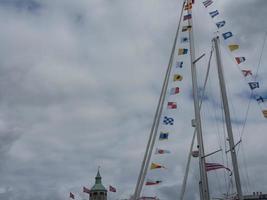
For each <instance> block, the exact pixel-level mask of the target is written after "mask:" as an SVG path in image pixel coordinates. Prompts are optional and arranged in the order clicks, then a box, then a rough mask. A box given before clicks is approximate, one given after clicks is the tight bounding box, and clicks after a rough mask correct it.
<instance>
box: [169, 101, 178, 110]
mask: <svg viewBox="0 0 267 200" xmlns="http://www.w3.org/2000/svg"><path fill="white" fill-rule="evenodd" d="M167 108H168V109H176V108H177V103H176V102H168V105H167Z"/></svg>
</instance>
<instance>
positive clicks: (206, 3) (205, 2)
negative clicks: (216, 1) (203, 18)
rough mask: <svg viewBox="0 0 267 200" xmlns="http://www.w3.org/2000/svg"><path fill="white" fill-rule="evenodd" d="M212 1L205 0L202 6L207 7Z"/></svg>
mask: <svg viewBox="0 0 267 200" xmlns="http://www.w3.org/2000/svg"><path fill="white" fill-rule="evenodd" d="M212 3H213V1H212V0H206V1H204V2H203V4H204V6H205V7H206V8H207V7H208V6H210V5H211V4H212Z"/></svg>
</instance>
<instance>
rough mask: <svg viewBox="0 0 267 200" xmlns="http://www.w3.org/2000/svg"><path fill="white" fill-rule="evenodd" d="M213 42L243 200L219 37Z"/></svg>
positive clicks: (237, 186) (234, 165)
mask: <svg viewBox="0 0 267 200" xmlns="http://www.w3.org/2000/svg"><path fill="white" fill-rule="evenodd" d="M213 42H214V45H215V52H216V60H217V68H218V76H219V83H220V88H221V94H222V101H223V110H224V115H225V123H226V129H227V133H228V138H229V146H230V152H231V157H232V164H233V170H234V175H235V183H236V190H237V195H238V200H243V194H242V187H241V181H240V175H239V170H238V162H237V156H236V151H235V142H234V136H233V130H232V123H231V116H230V110H229V104H228V98H227V92H226V86H225V79H224V74H223V68H222V60H221V54H220V49H219V42H220V40H219V37H215V38H214V39H213Z"/></svg>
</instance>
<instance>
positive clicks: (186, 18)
mask: <svg viewBox="0 0 267 200" xmlns="http://www.w3.org/2000/svg"><path fill="white" fill-rule="evenodd" d="M191 18H192V15H191V14H187V15H185V16H184V21H185V20H188V19H191Z"/></svg>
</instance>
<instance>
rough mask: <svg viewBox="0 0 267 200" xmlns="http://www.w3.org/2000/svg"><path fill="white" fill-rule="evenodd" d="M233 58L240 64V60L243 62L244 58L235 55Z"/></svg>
mask: <svg viewBox="0 0 267 200" xmlns="http://www.w3.org/2000/svg"><path fill="white" fill-rule="evenodd" d="M235 60H236V62H237V64H240V63H242V62H245V61H246V58H245V57H235Z"/></svg>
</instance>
